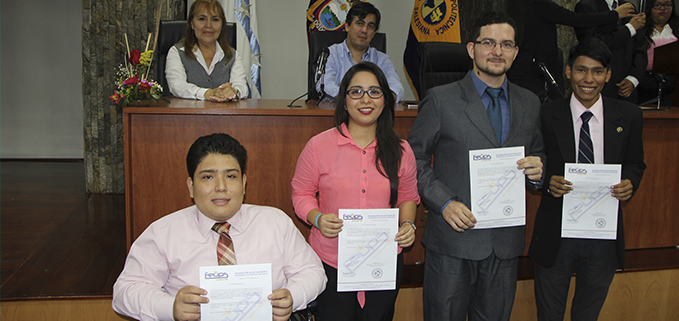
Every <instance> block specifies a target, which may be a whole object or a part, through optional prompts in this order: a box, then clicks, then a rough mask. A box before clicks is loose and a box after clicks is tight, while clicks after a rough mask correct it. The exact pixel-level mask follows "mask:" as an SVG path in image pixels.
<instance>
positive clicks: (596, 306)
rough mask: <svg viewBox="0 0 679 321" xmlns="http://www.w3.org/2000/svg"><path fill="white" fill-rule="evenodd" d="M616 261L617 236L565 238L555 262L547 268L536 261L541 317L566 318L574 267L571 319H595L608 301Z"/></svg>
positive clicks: (537, 300) (574, 320)
mask: <svg viewBox="0 0 679 321" xmlns="http://www.w3.org/2000/svg"><path fill="white" fill-rule="evenodd" d="M617 265H618V260H617V256H616V253H615V240H585V239H567V238H564V239H562V240H561V248H560V249H559V254H558V256H557V258H556V263H554V266H552V267H549V268H546V267H543V266H541V265H540V264H537V263H536V264H535V302H536V304H537V308H538V320H540V321H551V320H558V321H563V318H564V314H565V312H566V301H567V299H568V289H569V287H570V282H571V276H572V274H573V268H575V296H574V297H573V304H572V306H571V320H572V321H582V320H591V321H596V320H597V319H598V318H599V312H601V307H602V306H603V305H604V301H606V296H607V295H608V287H609V286H610V285H611V282H612V281H613V276H614V275H615V269H616V267H617Z"/></svg>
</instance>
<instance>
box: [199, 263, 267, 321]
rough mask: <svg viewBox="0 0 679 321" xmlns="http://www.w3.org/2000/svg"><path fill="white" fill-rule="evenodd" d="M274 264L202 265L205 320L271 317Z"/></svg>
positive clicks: (201, 280) (230, 320)
mask: <svg viewBox="0 0 679 321" xmlns="http://www.w3.org/2000/svg"><path fill="white" fill-rule="evenodd" d="M271 277H272V276H271V263H265V264H243V265H220V266H201V267H200V287H201V288H203V289H205V290H207V297H208V298H209V299H210V302H209V303H206V304H201V305H200V319H201V320H202V321H237V320H271V317H272V311H271V303H270V302H269V299H267V296H269V294H271V292H272V291H271Z"/></svg>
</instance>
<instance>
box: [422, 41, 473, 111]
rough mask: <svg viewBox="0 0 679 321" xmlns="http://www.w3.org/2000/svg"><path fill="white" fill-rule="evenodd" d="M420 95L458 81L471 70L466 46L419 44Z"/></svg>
mask: <svg viewBox="0 0 679 321" xmlns="http://www.w3.org/2000/svg"><path fill="white" fill-rule="evenodd" d="M418 51H419V53H420V93H422V97H424V95H425V94H426V93H427V90H428V89H429V88H432V87H436V86H439V85H443V84H448V83H451V82H454V81H458V80H460V79H462V78H464V76H465V75H466V74H467V72H468V71H469V70H471V69H472V59H471V58H470V57H469V54H468V53H467V44H463V43H453V42H421V43H420V45H419V47H418Z"/></svg>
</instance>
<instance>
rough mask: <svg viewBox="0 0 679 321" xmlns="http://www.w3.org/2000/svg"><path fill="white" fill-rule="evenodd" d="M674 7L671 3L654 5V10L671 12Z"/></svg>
mask: <svg viewBox="0 0 679 321" xmlns="http://www.w3.org/2000/svg"><path fill="white" fill-rule="evenodd" d="M673 7H674V4H673V3H671V2H668V3H654V4H653V9H655V10H669V9H672V8H673Z"/></svg>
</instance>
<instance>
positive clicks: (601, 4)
mask: <svg viewBox="0 0 679 321" xmlns="http://www.w3.org/2000/svg"><path fill="white" fill-rule="evenodd" d="M621 2H622V1H619V0H581V1H580V2H578V4H576V5H575V12H578V13H595V12H607V11H609V10H611V9H615V8H617V7H618V6H619V5H621ZM625 20H626V19H625ZM625 20H623V21H625ZM645 23H646V15H645V14H644V13H643V12H642V13H638V14H636V15H634V16H632V18H631V19H630V20H629V21H628V22H627V23H625V24H622V23H612V24H608V25H604V26H600V27H594V28H575V35H576V36H577V37H578V41H582V40H583V39H585V38H589V37H595V38H598V39H600V40H601V41H603V42H604V43H605V44H606V46H608V49H610V50H611V53H612V54H613V59H612V61H611V70H612V73H611V80H610V81H609V82H608V83H607V84H606V85H605V86H604V89H603V91H602V92H601V93H602V94H603V95H604V96H605V97H611V98H615V99H622V100H627V101H630V102H636V101H637V96H638V94H637V91H636V90H635V89H636V87H637V85H639V81H640V79H641V78H642V77H643V76H644V72H645V70H646V65H647V64H648V58H647V56H646V48H648V45H647V43H646V39H645V36H644V35H643V32H642V31H641V28H643V27H644V24H645ZM637 31H639V32H637Z"/></svg>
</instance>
